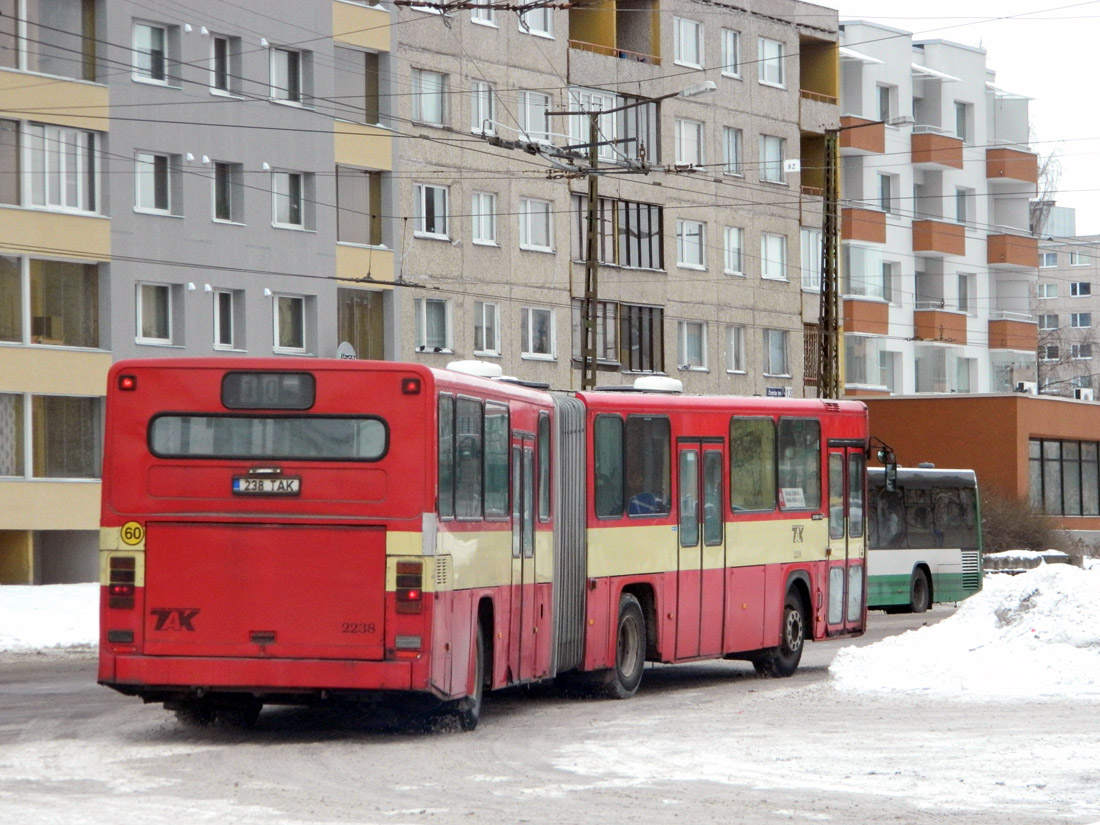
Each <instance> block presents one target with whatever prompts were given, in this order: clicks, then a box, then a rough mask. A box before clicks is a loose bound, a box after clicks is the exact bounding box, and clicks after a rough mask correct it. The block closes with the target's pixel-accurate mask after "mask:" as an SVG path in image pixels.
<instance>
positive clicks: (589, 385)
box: [547, 80, 718, 390]
mask: <svg viewBox="0 0 1100 825" xmlns="http://www.w3.org/2000/svg"><path fill="white" fill-rule="evenodd" d="M717 89H718V84H716V83H715V82H714V81H713V80H705V81H703V82H702V83H695V84H693V85H691V86H688V87H687V88H685V89H681V90H680V91H678V92H670V93H669V94H665V95H659V96H657V97H651V98H646V99H645V100H637V101H633V102H631V103H624V104H623V105H622V106H615V107H613V108H610V109H582V110H581V111H577V112H568V111H567V112H547V115H587V116H588V146H587V149H588V160H589V162H588V169H587V170H585V171H584V173H583V174H585V175H586V176H587V177H588V198H587V203H586V207H587V210H586V211H587V216H588V232H587V235H586V239H587V244H588V249H587V254H586V256H585V262H584V302H583V305H582V313H581V316H582V317H581V344H582V370H581V389H583V390H590V389H594V388H595V386H596V362H597V356H596V310H597V308H598V306H599V299H598V295H599V251H598V247H597V246H596V244H597V239H598V234H597V232H596V211H597V209H598V207H599V202H600V195H599V180H600V174H601V173H600V171H599V166H600V159H599V150H598V147H599V145H600V139H599V138H600V135H599V131H600V130H599V119H600V116H601V115H609V114H614V113H616V112H623V111H626V110H627V109H634V108H636V107H638V106H644V105H646V104H648V103H656V102H658V101H661V100H669V99H670V98H674V97H696V96H697V95H702V94H708V93H710V92H713V91H716V90H717ZM628 170H630V171H641V172H643V173H645V174H648V173H649V167H648V166H643V167H641V168H639V167H637V166H635V165H633V164H631V165H630V166H629V167H628Z"/></svg>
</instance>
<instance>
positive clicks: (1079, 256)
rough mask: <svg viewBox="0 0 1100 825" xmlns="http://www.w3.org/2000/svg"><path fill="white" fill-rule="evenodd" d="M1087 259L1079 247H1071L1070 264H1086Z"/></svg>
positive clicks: (1087, 262)
mask: <svg viewBox="0 0 1100 825" xmlns="http://www.w3.org/2000/svg"><path fill="white" fill-rule="evenodd" d="M1088 264H1089V259H1088V258H1087V257H1086V256H1085V254H1084V253H1083V252H1081V251H1080V250H1079V249H1073V250H1071V251H1070V253H1069V265H1070V266H1088Z"/></svg>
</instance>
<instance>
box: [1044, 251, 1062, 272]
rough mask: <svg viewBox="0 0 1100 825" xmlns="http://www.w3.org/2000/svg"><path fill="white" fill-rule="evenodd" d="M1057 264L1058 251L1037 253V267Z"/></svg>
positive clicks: (1048, 266) (1045, 267)
mask: <svg viewBox="0 0 1100 825" xmlns="http://www.w3.org/2000/svg"><path fill="white" fill-rule="evenodd" d="M1054 266H1058V253H1057V252H1040V253H1039V268H1040V269H1049V268H1050V267H1054Z"/></svg>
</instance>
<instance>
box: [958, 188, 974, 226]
mask: <svg viewBox="0 0 1100 825" xmlns="http://www.w3.org/2000/svg"><path fill="white" fill-rule="evenodd" d="M973 198H974V190H973V189H963V188H961V187H956V188H955V220H956V222H957V223H966V222H967V221H968V220H971V219H972V218H973V216H972V215H971V214H970V204H971V203H972V202H973Z"/></svg>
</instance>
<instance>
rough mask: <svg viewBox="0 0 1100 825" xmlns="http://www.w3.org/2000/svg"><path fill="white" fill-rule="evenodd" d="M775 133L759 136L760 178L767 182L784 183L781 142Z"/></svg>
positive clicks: (782, 142) (781, 139)
mask: <svg viewBox="0 0 1100 825" xmlns="http://www.w3.org/2000/svg"><path fill="white" fill-rule="evenodd" d="M784 143H785V141H784V140H783V138H781V137H776V136H775V135H761V136H760V180H763V181H767V182H768V183H784V178H783V148H784V146H783V144H784Z"/></svg>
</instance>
